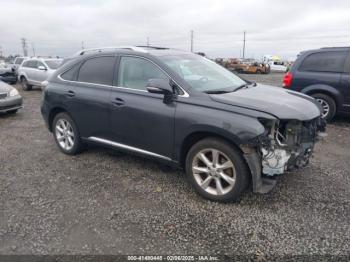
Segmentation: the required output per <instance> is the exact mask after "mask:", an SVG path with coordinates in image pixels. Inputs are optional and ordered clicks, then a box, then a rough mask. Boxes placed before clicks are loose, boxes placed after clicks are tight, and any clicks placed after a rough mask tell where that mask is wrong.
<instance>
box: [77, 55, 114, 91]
mask: <svg viewBox="0 0 350 262" xmlns="http://www.w3.org/2000/svg"><path fill="white" fill-rule="evenodd" d="M114 62H115V57H113V56H102V57H95V58H91V59H89V60H87V61H85V62H84V64H83V65H82V66H81V67H80V70H79V74H78V81H79V82H85V83H94V84H101V85H112V82H113V72H114Z"/></svg>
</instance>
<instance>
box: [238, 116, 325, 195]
mask: <svg viewBox="0 0 350 262" xmlns="http://www.w3.org/2000/svg"><path fill="white" fill-rule="evenodd" d="M260 122H261V123H262V124H263V125H264V127H265V132H264V134H263V135H260V136H259V137H257V138H256V139H254V141H253V142H252V143H250V144H247V145H243V146H241V148H242V150H243V152H244V156H245V158H246V161H247V163H248V165H249V168H250V170H251V173H252V180H253V191H254V192H258V193H267V192H269V191H270V190H271V189H272V188H273V186H274V185H275V183H276V180H275V179H274V177H276V176H278V175H281V174H283V173H285V172H286V171H291V170H293V169H296V168H301V167H304V166H306V165H307V164H308V163H309V158H310V157H311V155H312V152H313V149H314V145H315V142H316V141H317V140H318V138H319V136H320V133H322V132H324V131H325V122H324V120H323V119H321V118H320V117H318V118H315V119H312V120H309V121H299V120H277V119H276V120H266V119H262V120H260Z"/></svg>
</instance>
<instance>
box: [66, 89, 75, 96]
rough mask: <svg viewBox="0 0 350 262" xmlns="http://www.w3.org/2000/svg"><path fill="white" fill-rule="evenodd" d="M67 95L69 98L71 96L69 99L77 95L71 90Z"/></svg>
mask: <svg viewBox="0 0 350 262" xmlns="http://www.w3.org/2000/svg"><path fill="white" fill-rule="evenodd" d="M66 94H67V96H69V97H73V96H75V93H74V92H73V91H72V90H69V91H68V92H67V93H66Z"/></svg>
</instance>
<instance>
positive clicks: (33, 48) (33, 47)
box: [32, 43, 35, 56]
mask: <svg viewBox="0 0 350 262" xmlns="http://www.w3.org/2000/svg"><path fill="white" fill-rule="evenodd" d="M32 50H33V56H35V46H34V43H32Z"/></svg>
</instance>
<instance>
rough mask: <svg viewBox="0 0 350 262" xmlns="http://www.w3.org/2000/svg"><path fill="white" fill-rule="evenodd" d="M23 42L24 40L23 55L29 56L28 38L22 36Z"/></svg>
mask: <svg viewBox="0 0 350 262" xmlns="http://www.w3.org/2000/svg"><path fill="white" fill-rule="evenodd" d="M21 42H22V49H23V55H24V56H28V49H27V39H25V38H24V37H22V38H21Z"/></svg>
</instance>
